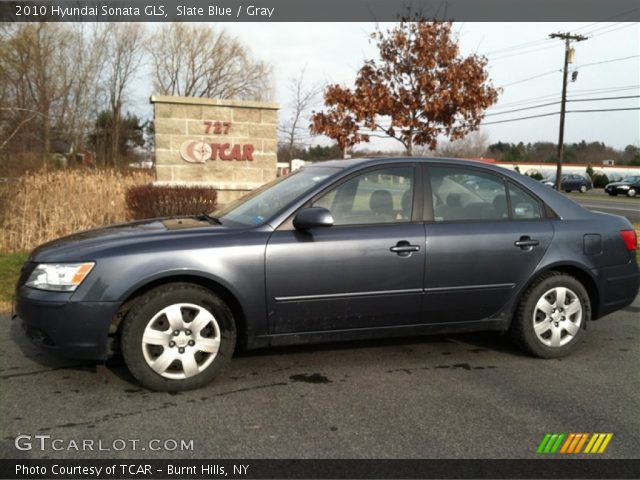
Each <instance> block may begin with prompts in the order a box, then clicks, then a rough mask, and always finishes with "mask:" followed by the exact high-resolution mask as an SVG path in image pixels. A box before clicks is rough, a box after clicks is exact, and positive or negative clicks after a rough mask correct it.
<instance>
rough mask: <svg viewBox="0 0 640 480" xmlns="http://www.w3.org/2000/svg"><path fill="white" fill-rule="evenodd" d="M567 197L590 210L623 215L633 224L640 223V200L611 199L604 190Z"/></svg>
mask: <svg viewBox="0 0 640 480" xmlns="http://www.w3.org/2000/svg"><path fill="white" fill-rule="evenodd" d="M567 196H568V197H569V198H570V199H572V200H574V201H576V202H578V203H579V204H580V205H582V206H583V207H585V208H588V209H589V210H594V211H596V212H603V213H613V214H614V215H621V216H623V217H627V218H628V219H629V221H631V223H640V198H627V197H610V196H609V195H607V194H605V193H604V192H603V191H602V190H597V191H590V192H589V193H587V194H581V193H570V194H568V195H567Z"/></svg>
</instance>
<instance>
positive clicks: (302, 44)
mask: <svg viewBox="0 0 640 480" xmlns="http://www.w3.org/2000/svg"><path fill="white" fill-rule="evenodd" d="M386 26H392V24H382V25H381V27H383V28H384V27H386ZM375 27H376V24H374V23H280V24H278V23H251V24H243V23H225V24H224V25H223V26H222V27H221V28H225V29H227V30H228V31H229V32H230V33H231V34H233V35H235V36H236V37H237V38H239V39H240V40H242V41H243V42H244V43H246V44H247V45H248V46H249V48H250V49H251V51H252V54H253V56H254V57H255V58H256V59H260V60H263V61H267V62H269V63H270V64H271V65H272V66H273V75H274V85H275V101H277V102H278V103H280V105H281V107H282V110H281V118H286V117H287V116H288V115H289V114H290V110H288V108H287V106H288V105H290V103H291V95H292V94H291V89H290V86H289V80H290V79H291V78H292V77H296V76H298V75H299V73H300V71H301V70H303V69H304V70H305V80H306V82H308V83H309V84H329V83H339V84H343V85H345V86H352V85H353V81H354V79H355V76H356V73H357V71H358V69H359V68H360V67H361V65H362V63H363V61H364V60H366V59H369V58H376V48H375V45H374V44H372V43H371V42H370V41H369V34H370V33H371V32H372V31H374V29H375ZM454 30H455V31H456V32H457V33H458V36H459V46H460V49H461V52H462V53H463V54H465V55H468V54H472V53H477V54H482V55H486V56H487V57H488V59H489V63H488V69H489V75H490V78H491V80H492V82H493V84H494V86H499V87H502V88H503V92H502V94H501V95H500V97H499V100H498V102H497V104H496V105H494V106H493V107H491V108H490V109H489V110H488V111H487V114H488V116H487V117H486V119H485V123H489V122H497V121H501V120H509V119H514V118H518V117H524V116H530V115H537V114H544V113H549V112H556V111H559V110H560V105H559V104H557V105H551V106H547V107H543V108H535V109H530V110H523V111H518V112H511V113H505V112H508V111H509V110H514V109H520V108H526V107H533V106H537V105H540V104H545V103H551V102H556V101H559V100H560V94H561V90H562V73H561V70H562V66H563V61H564V42H563V41H562V40H559V39H550V38H549V34H550V33H554V32H567V31H569V32H572V33H578V34H582V35H586V36H588V37H589V39H588V40H586V41H582V42H577V43H574V44H573V47H574V49H575V60H574V63H573V64H571V65H570V69H569V71H570V72H571V71H573V70H577V71H578V77H577V80H576V81H575V82H570V83H569V84H568V90H567V91H568V98H569V99H576V100H577V99H580V100H583V99H591V98H603V97H619V96H635V97H636V98H626V99H617V100H601V101H579V102H569V103H568V104H567V110H589V109H610V108H638V107H640V98H638V96H640V24H638V23H629V22H626V23H625V22H614V23H601V22H599V23H504V22H503V23H477V22H476V23H473V22H467V23H455V24H454ZM514 47H515V48H514ZM627 57H631V58H627ZM610 60H614V61H610ZM600 62H606V63H600ZM531 77H536V78H531ZM523 102H528V103H523ZM317 108H318V109H321V108H322V104H321V103H320V104H319V105H318V107H317ZM558 128H559V115H553V116H547V117H541V118H536V119H529V120H522V121H509V122H505V123H499V124H492V125H483V126H482V127H481V131H482V132H484V133H486V134H487V135H488V139H489V142H490V143H495V142H498V141H502V142H520V141H522V142H525V143H528V142H536V141H546V142H554V143H555V142H557V141H558ZM581 140H585V141H587V142H591V141H600V142H604V143H606V144H607V145H610V146H613V147H614V148H617V149H623V148H624V147H625V146H626V145H629V144H632V145H636V146H639V147H640V110H629V111H614V112H592V113H569V114H567V117H566V121H565V142H566V143H572V142H579V141H581ZM312 142H313V143H323V144H327V143H329V142H328V141H327V140H326V139H320V138H319V139H317V140H316V139H314V140H313V141H312ZM363 146H364V147H365V148H370V149H381V150H388V149H396V150H397V149H399V148H401V145H400V144H399V143H398V142H396V141H394V140H378V139H373V140H372V143H371V144H369V145H366V144H363Z"/></svg>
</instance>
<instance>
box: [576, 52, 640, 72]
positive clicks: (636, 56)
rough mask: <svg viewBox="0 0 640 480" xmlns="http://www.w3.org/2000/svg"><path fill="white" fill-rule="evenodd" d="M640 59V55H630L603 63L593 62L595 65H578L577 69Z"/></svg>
mask: <svg viewBox="0 0 640 480" xmlns="http://www.w3.org/2000/svg"><path fill="white" fill-rule="evenodd" d="M638 57H640V55H630V56H628V57H618V58H611V59H609V60H602V61H601V62H593V63H584V64H582V65H577V66H576V67H575V68H576V69H578V68H584V67H591V66H593V65H601V64H603V63H613V62H621V61H623V60H630V59H632V58H638Z"/></svg>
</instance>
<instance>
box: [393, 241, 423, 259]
mask: <svg viewBox="0 0 640 480" xmlns="http://www.w3.org/2000/svg"><path fill="white" fill-rule="evenodd" d="M389 250H390V251H392V252H394V253H397V254H398V256H400V257H410V256H411V253H412V252H419V251H420V245H411V244H410V243H409V242H407V241H406V240H401V241H399V242H398V243H397V244H396V245H395V246H393V247H391V248H389Z"/></svg>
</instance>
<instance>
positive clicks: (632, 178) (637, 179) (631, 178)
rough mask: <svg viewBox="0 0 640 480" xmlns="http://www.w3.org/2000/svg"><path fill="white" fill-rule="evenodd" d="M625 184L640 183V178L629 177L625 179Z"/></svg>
mask: <svg viewBox="0 0 640 480" xmlns="http://www.w3.org/2000/svg"><path fill="white" fill-rule="evenodd" d="M624 181H625V182H629V183H636V182H640V176H635V177H627V178H625V179H624Z"/></svg>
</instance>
